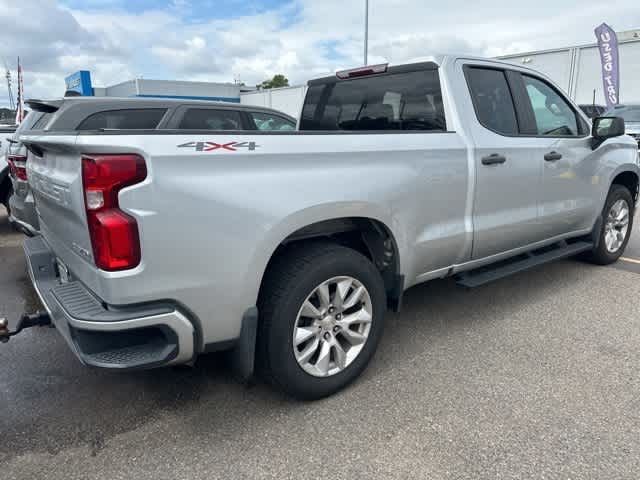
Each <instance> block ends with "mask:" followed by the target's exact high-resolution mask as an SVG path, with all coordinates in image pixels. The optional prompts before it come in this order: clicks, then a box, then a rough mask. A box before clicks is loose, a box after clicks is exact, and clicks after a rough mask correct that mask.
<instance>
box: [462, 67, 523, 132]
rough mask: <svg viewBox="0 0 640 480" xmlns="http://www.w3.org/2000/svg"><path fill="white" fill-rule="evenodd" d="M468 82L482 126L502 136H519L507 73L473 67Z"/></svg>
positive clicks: (469, 70)
mask: <svg viewBox="0 0 640 480" xmlns="http://www.w3.org/2000/svg"><path fill="white" fill-rule="evenodd" d="M467 82H468V84H469V89H470V90H471V97H472V99H473V105H474V107H475V110H476V115H477V117H478V121H479V122H480V123H481V124H482V126H484V127H486V128H488V129H489V130H493V131H494V132H496V133H500V134H502V135H517V133H518V121H517V120H516V110H515V107H514V105H513V98H512V97H511V90H510V89H509V84H508V83H507V78H506V76H505V73H504V72H503V71H502V70H495V69H490V68H478V67H472V68H469V69H468V70H467Z"/></svg>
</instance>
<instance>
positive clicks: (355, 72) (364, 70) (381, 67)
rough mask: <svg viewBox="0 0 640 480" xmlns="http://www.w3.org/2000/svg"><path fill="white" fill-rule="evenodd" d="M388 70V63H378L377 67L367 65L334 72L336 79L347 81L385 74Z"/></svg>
mask: <svg viewBox="0 0 640 480" xmlns="http://www.w3.org/2000/svg"><path fill="white" fill-rule="evenodd" d="M388 69H389V64H388V63H380V64H378V65H368V66H366V67H359V68H354V69H351V70H342V71H341V72H336V77H338V78H339V79H340V80H347V79H349V78H358V77H366V76H368V75H379V74H381V73H387V70H388Z"/></svg>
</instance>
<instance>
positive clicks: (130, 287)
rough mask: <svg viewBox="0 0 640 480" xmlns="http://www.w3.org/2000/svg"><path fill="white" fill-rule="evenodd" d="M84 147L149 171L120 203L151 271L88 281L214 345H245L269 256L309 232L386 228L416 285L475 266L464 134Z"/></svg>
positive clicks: (212, 138) (103, 141)
mask: <svg viewBox="0 0 640 480" xmlns="http://www.w3.org/2000/svg"><path fill="white" fill-rule="evenodd" d="M193 142H210V144H207V146H206V147H204V148H202V149H200V150H198V148H197V144H196V145H193ZM234 142H235V143H234ZM251 142H254V143H255V149H253V150H250V148H249V146H250V144H251ZM189 144H192V146H188V147H187V146H181V145H189ZM238 144H240V145H243V144H244V145H246V146H244V147H238V146H237V145H238ZM221 145H228V147H229V148H224V147H221ZM234 145H235V146H234ZM77 148H78V149H79V150H82V151H83V152H87V153H92V152H93V153H109V152H115V151H117V152H128V153H140V154H142V155H143V156H144V157H145V158H146V160H147V169H148V178H147V180H146V181H145V182H144V183H143V184H141V185H136V186H133V187H129V188H127V189H125V190H123V191H122V192H121V193H120V205H121V208H123V210H125V211H127V212H128V213H130V214H131V215H133V216H134V217H136V219H137V220H138V224H139V227H140V235H141V242H142V263H141V265H140V266H139V267H138V268H137V269H135V270H132V271H127V272H120V273H106V272H99V274H98V277H99V280H96V275H95V272H92V273H87V274H86V275H84V278H85V279H86V280H87V281H88V282H90V284H91V285H90V286H91V287H92V288H93V289H94V291H96V293H98V295H100V296H101V297H102V298H103V299H104V300H106V301H107V302H109V303H114V304H128V303H139V302H143V301H151V300H159V299H173V300H177V301H179V302H180V303H182V304H183V305H185V306H186V307H187V308H188V309H189V310H191V311H192V312H193V313H194V314H195V315H196V316H197V317H198V318H199V319H200V323H201V324H202V330H203V337H204V342H205V343H212V342H218V341H224V340H229V339H232V338H235V337H237V336H238V334H239V332H240V320H241V318H242V315H243V313H244V312H245V310H246V309H247V308H249V307H251V306H253V305H255V303H256V300H257V295H258V291H259V288H260V282H261V280H262V275H263V274H264V271H265V268H266V266H267V263H268V261H269V259H270V257H271V255H272V254H273V252H274V251H275V249H276V248H277V247H278V245H279V244H280V243H281V242H282V241H283V240H284V239H285V238H286V237H287V236H288V235H290V234H291V233H293V232H295V231H296V230H298V229H300V228H302V227H305V226H307V225H310V224H313V223H316V222H319V221H323V220H328V219H332V218H341V217H368V218H372V219H375V220H379V221H380V222H382V223H383V224H385V225H386V226H387V227H388V228H389V229H390V230H391V232H392V233H393V235H394V237H395V240H396V242H397V244H398V248H399V251H400V252H399V253H400V262H401V273H403V274H404V275H405V276H406V278H407V284H411V283H413V281H414V279H415V278H416V277H417V276H418V275H419V274H420V273H422V272H425V271H431V270H435V269H437V268H440V267H441V266H447V265H450V264H452V263H455V262H456V261H460V260H464V259H466V258H467V257H466V256H467V255H468V248H467V246H468V245H470V244H469V239H470V232H469V231H468V225H467V224H466V223H465V212H466V211H467V210H466V209H467V196H466V194H467V190H468V187H469V185H468V181H469V175H468V164H467V153H466V152H467V150H466V146H465V145H464V143H463V140H462V139H461V138H460V137H459V136H458V135H457V134H455V133H427V134H425V133H422V134H419V133H418V134H360V135H358V134H352V135H343V134H342V135H341V134H337V135H305V134H291V135H258V134H246V133H242V134H237V135H235V134H234V135H219V134H211V133H209V134H206V133H205V134H193V135H184V134H176V135H172V134H163V135H118V136H115V135H113V136H111V135H101V136H91V135H80V136H78V139H77ZM234 150H235V151H234ZM116 279H117V280H118V281H113V280H116Z"/></svg>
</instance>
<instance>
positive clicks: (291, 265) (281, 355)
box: [257, 243, 386, 400]
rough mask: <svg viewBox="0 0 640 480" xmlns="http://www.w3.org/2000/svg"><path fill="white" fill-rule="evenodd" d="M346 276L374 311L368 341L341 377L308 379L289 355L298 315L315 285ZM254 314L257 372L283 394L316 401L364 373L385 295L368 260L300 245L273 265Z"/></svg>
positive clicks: (332, 248) (336, 248) (332, 247)
mask: <svg viewBox="0 0 640 480" xmlns="http://www.w3.org/2000/svg"><path fill="white" fill-rule="evenodd" d="M347 275H348V276H351V277H353V278H355V279H356V280H358V281H359V282H360V283H361V284H362V285H363V286H364V287H365V288H366V289H367V291H368V292H369V296H370V298H371V306H372V322H371V329H370V331H369V336H368V338H367V340H366V342H365V344H364V347H363V348H362V350H361V351H360V353H359V354H358V356H357V357H356V358H355V359H354V360H353V362H352V363H351V364H350V365H347V367H346V368H345V369H344V370H342V371H341V372H339V373H337V374H335V375H333V376H329V377H316V376H313V375H310V374H309V373H307V372H306V371H305V370H303V368H302V367H301V366H300V365H299V364H298V361H297V360H296V358H295V354H294V351H293V350H294V346H293V343H292V338H293V329H294V327H295V322H296V318H297V315H298V312H299V310H300V308H301V306H302V304H303V302H304V301H305V300H306V298H307V297H308V296H309V295H310V294H311V292H313V291H314V289H315V288H316V287H317V286H318V285H319V284H321V283H323V282H325V281H327V280H329V279H332V278H334V277H338V276H347ZM258 309H259V312H260V324H259V328H258V345H257V347H258V370H259V371H260V372H261V373H262V375H263V376H264V377H265V379H266V380H267V381H268V382H269V383H271V384H272V385H273V386H275V387H276V388H278V389H280V390H282V391H283V392H285V393H286V394H288V395H291V396H293V397H295V398H298V399H301V400H316V399H320V398H323V397H326V396H328V395H331V394H333V393H335V392H337V391H338V390H340V389H342V388H344V387H345V386H347V385H348V384H349V383H351V382H352V381H353V380H354V379H356V378H357V377H358V376H359V375H360V374H361V373H362V372H363V371H364V369H365V368H366V366H367V364H368V363H369V360H370V359H371V357H372V356H373V354H374V353H375V350H376V348H377V346H378V342H379V340H380V337H381V335H382V330H383V322H384V313H385V310H386V293H385V288H384V283H383V281H382V278H381V276H380V273H379V272H378V270H377V269H376V267H375V266H374V265H373V264H372V263H371V261H370V260H369V259H368V258H367V257H365V256H363V255H362V254H360V253H358V252H357V251H355V250H352V249H350V248H346V247H342V246H340V245H336V244H332V243H304V244H301V245H297V246H293V247H291V248H289V249H287V250H285V251H284V252H283V253H281V254H279V255H278V257H277V258H275V259H274V260H273V262H272V264H271V265H270V267H269V269H268V272H267V273H266V276H265V280H264V282H263V286H262V289H261V292H260V296H259V301H258Z"/></svg>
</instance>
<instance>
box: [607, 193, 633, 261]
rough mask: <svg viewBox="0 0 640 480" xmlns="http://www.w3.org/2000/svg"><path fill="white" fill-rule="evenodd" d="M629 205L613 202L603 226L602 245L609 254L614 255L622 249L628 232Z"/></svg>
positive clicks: (622, 202) (619, 201)
mask: <svg viewBox="0 0 640 480" xmlns="http://www.w3.org/2000/svg"><path fill="white" fill-rule="evenodd" d="M629 212H630V209H629V204H628V203H627V201H626V200H623V199H620V200H618V201H617V202H615V203H614V204H613V205H612V206H611V209H610V210H609V214H608V215H607V222H606V223H605V226H604V243H605V245H606V247H607V251H608V252H609V253H616V252H618V251H619V250H620V248H622V245H623V244H624V241H625V239H626V238H627V232H628V231H629Z"/></svg>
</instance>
